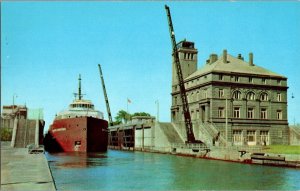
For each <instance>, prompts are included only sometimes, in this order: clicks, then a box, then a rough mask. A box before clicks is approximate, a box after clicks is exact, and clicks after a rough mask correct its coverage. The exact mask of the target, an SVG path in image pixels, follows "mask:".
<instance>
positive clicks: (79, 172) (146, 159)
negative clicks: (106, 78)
mask: <svg viewBox="0 0 300 191" xmlns="http://www.w3.org/2000/svg"><path fill="white" fill-rule="evenodd" d="M47 158H48V160H49V161H50V163H49V164H50V167H51V170H52V173H53V176H54V179H55V181H56V185H57V188H58V189H59V190H204V189H205V190H208V189H213V190H220V189H221V190H232V189H238V190H257V189H264V190H299V189H300V184H299V183H298V181H299V180H300V171H299V170H295V169H289V168H278V167H268V166H257V165H245V164H239V163H229V162H222V161H213V160H204V159H194V158H188V157H181V156H174V155H167V154H153V153H142V152H121V151H112V150H109V151H108V152H107V153H88V154H86V153H60V154H53V155H52V154H47Z"/></svg>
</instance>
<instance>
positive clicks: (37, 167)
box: [1, 142, 55, 190]
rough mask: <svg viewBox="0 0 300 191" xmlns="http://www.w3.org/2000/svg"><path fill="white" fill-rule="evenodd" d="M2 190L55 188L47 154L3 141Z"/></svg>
mask: <svg viewBox="0 0 300 191" xmlns="http://www.w3.org/2000/svg"><path fill="white" fill-rule="evenodd" d="M1 190H55V185H54V182H53V179H52V176H51V172H50V169H49V166H48V162H47V159H46V157H45V155H44V154H28V153H27V149H26V148H12V147H10V142H1Z"/></svg>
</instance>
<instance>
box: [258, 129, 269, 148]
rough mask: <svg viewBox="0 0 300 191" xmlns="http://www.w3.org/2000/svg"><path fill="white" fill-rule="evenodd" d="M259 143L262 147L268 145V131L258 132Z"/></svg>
mask: <svg viewBox="0 0 300 191" xmlns="http://www.w3.org/2000/svg"><path fill="white" fill-rule="evenodd" d="M260 142H261V144H262V145H269V131H260Z"/></svg>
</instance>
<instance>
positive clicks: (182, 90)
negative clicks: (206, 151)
mask: <svg viewBox="0 0 300 191" xmlns="http://www.w3.org/2000/svg"><path fill="white" fill-rule="evenodd" d="M165 9H166V13H167V17H168V24H169V31H170V37H171V42H172V50H173V56H174V60H175V65H176V72H177V77H178V83H179V88H180V97H181V101H182V109H183V114H184V123H185V127H186V134H187V142H188V143H195V142H200V143H202V141H196V140H195V135H194V132H193V125H192V120H191V115H190V111H189V104H188V101H187V96H186V90H185V87H184V80H183V76H182V70H181V66H180V61H179V55H178V49H177V46H176V39H175V33H174V29H173V24H172V18H171V13H170V9H169V7H168V6H167V5H165Z"/></svg>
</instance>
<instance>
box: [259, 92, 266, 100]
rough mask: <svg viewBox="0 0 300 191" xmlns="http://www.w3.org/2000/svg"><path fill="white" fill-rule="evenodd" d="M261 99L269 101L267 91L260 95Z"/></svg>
mask: <svg viewBox="0 0 300 191" xmlns="http://www.w3.org/2000/svg"><path fill="white" fill-rule="evenodd" d="M260 100H261V101H268V94H267V93H262V94H261V95H260Z"/></svg>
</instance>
